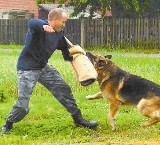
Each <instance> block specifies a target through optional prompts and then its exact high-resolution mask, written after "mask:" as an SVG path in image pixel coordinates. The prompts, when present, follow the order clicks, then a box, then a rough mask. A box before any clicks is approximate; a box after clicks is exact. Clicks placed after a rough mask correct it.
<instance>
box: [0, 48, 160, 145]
mask: <svg viewBox="0 0 160 145" xmlns="http://www.w3.org/2000/svg"><path fill="white" fill-rule="evenodd" d="M19 52H20V51H3V50H0V60H1V71H0V76H1V77H0V84H1V85H0V93H1V94H3V95H4V98H6V100H4V102H0V128H1V127H2V126H3V124H4V122H5V119H6V117H7V114H8V113H9V111H10V109H11V107H12V106H13V104H14V103H15V101H16V99H17V75H16V62H17V58H18V55H19ZM93 53H95V54H100V55H104V54H112V56H113V57H112V61H113V62H115V64H117V65H118V66H119V67H121V68H123V69H124V70H126V71H129V72H130V73H133V74H136V75H139V76H142V77H145V78H147V79H149V80H151V81H154V82H156V83H158V84H160V76H159V72H160V57H158V56H157V55H154V56H150V55H146V54H143V55H139V54H137V55H135V54H131V53H127V54H126V53H125V54H124V53H122V52H119V51H118V52H116V51H111V52H107V50H103V49H102V50H96V51H94V52H93ZM49 64H51V65H53V66H54V67H56V68H57V69H58V71H59V72H60V73H61V74H62V75H63V77H64V78H65V80H66V81H67V82H68V83H69V85H70V86H71V88H72V91H73V94H74V96H75V99H76V102H77V104H78V106H79V108H80V109H81V111H82V114H83V116H84V118H86V119H87V120H96V121H98V122H99V126H98V128H97V130H90V129H87V128H79V127H76V126H75V125H74V123H73V121H72V118H71V116H70V114H69V113H68V112H67V111H66V110H65V109H64V108H63V107H62V106H61V105H60V103H59V102H57V100H56V99H55V98H54V97H53V96H52V95H51V93H50V92H48V91H47V90H46V89H45V88H44V87H43V86H41V85H40V84H37V86H36V88H35V89H34V92H33V94H32V97H31V100H30V113H29V114H28V115H27V116H26V117H25V118H24V119H23V120H22V121H21V122H19V123H16V124H14V128H13V130H12V131H11V133H10V134H8V135H3V136H2V135H0V144H2V145H10V144H13V145H33V144H36V145H41V144H42V145H53V144H58V145H61V144H64V145H66V144H82V143H86V145H88V144H92V145H94V144H96V145H99V144H105V145H106V144H107V145H108V144H148V145H151V144H154V145H158V143H159V142H160V123H158V124H156V125H154V126H151V127H148V128H142V127H140V124H141V123H142V122H144V121H146V120H147V118H145V117H143V116H142V115H141V114H140V113H139V112H138V111H137V109H136V108H132V107H122V108H121V109H120V111H119V113H118V114H117V118H116V122H117V126H118V131H117V132H112V130H111V126H110V125H109V123H108V121H107V114H108V107H109V104H108V102H105V101H104V100H103V99H99V100H93V101H89V100H86V99H85V96H86V95H89V94H94V93H96V92H98V91H99V89H98V84H97V82H95V83H94V84H92V85H91V86H88V87H82V86H81V85H80V84H79V83H78V82H77V80H76V77H75V73H74V71H73V69H72V66H71V64H70V63H69V62H64V61H63V59H62V56H61V54H60V53H59V52H56V53H55V54H54V55H53V56H52V58H51V59H50V61H49Z"/></svg>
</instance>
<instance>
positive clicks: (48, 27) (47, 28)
mask: <svg viewBox="0 0 160 145" xmlns="http://www.w3.org/2000/svg"><path fill="white" fill-rule="evenodd" d="M43 29H44V31H45V32H55V31H54V30H53V28H52V27H51V26H49V25H43Z"/></svg>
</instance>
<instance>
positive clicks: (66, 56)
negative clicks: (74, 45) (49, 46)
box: [57, 36, 73, 61]
mask: <svg viewBox="0 0 160 145" xmlns="http://www.w3.org/2000/svg"><path fill="white" fill-rule="evenodd" d="M57 49H58V50H61V51H62V55H63V58H64V60H66V61H72V60H73V56H71V55H70V53H69V45H68V44H67V42H66V40H65V38H64V36H62V38H61V39H60V41H59V47H58V48H57Z"/></svg>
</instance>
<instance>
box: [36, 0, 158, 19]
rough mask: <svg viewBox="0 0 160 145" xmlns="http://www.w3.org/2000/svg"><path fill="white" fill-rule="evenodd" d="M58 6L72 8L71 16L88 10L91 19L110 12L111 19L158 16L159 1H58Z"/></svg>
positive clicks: (41, 1)
mask: <svg viewBox="0 0 160 145" xmlns="http://www.w3.org/2000/svg"><path fill="white" fill-rule="evenodd" d="M46 2H54V0H37V3H46ZM58 2H59V3H60V4H65V5H66V6H73V7H74V12H73V16H77V15H78V14H79V13H80V12H83V11H86V10H88V11H89V12H90V14H91V17H93V14H94V12H97V11H101V12H102V16H105V14H106V10H111V12H112V16H113V17H120V16H123V17H135V16H155V15H158V14H160V1H158V0H156V1H154V0H143V1H142V0H130V1H129V0H70V1H67V2H66V0H58Z"/></svg>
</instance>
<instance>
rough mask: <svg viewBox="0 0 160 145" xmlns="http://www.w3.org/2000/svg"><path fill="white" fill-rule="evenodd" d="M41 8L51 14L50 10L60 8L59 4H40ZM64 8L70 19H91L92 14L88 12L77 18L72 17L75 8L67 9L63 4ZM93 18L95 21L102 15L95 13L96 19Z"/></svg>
mask: <svg viewBox="0 0 160 145" xmlns="http://www.w3.org/2000/svg"><path fill="white" fill-rule="evenodd" d="M39 6H40V7H41V8H42V9H44V10H46V11H48V12H49V11H50V10H52V9H54V8H58V7H59V4H39ZM62 8H63V9H65V10H66V11H67V13H68V14H69V18H70V19H78V18H79V17H81V16H84V17H89V16H90V13H89V12H88V11H86V12H81V13H80V14H78V15H77V17H71V14H72V13H73V12H74V7H72V6H69V7H65V5H64V4H63V5H62ZM93 18H94V19H96V18H101V15H99V14H97V13H94V17H93Z"/></svg>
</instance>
